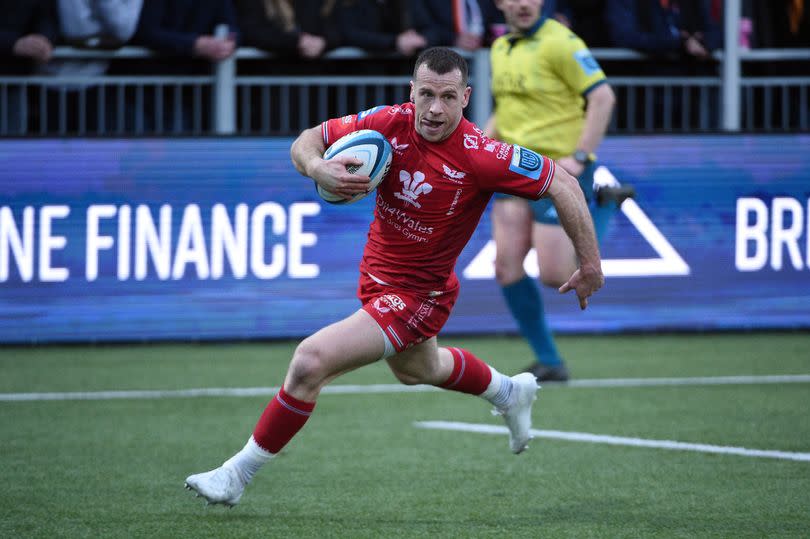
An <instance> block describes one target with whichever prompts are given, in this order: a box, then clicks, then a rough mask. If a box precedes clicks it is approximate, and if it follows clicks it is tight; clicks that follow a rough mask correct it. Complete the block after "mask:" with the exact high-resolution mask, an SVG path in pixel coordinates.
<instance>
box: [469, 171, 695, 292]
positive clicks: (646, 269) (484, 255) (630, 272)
mask: <svg viewBox="0 0 810 539" xmlns="http://www.w3.org/2000/svg"><path fill="white" fill-rule="evenodd" d="M594 178H595V180H596V181H597V182H598V183H608V184H609V183H613V182H615V181H616V178H615V177H614V176H613V174H612V173H611V172H610V171H609V170H608V169H607V168H606V167H604V166H600V167H599V168H597V169H596V171H594ZM621 210H622V213H623V214H624V215H625V216H626V217H627V219H629V220H630V222H631V223H633V225H634V226H635V227H636V229H637V230H638V231H639V233H640V234H641V236H642V237H643V238H644V239H645V240H647V243H649V244H650V246H651V247H652V248H653V249H654V250H655V252H656V253H657V254H658V257H657V258H615V259H609V260H606V259H603V260H602V272H603V273H604V274H605V276H606V277H660V276H672V275H689V265H688V264H687V263H686V261H685V260H684V259H683V257H681V255H679V254H678V252H677V251H676V250H675V248H674V247H672V244H671V243H669V241H667V239H666V238H665V237H664V235H663V234H661V231H660V230H658V228H657V227H656V226H655V225H654V224H653V222H652V221H651V220H650V218H649V217H647V214H646V213H644V210H642V209H641V207H639V205H638V204H636V201H635V200H633V199H632V198H628V199H627V200H625V201H624V203H623V204H622V206H621ZM523 268H524V269H525V270H526V274H527V275H529V276H530V277H537V276H538V275H539V273H540V271H539V268H538V266H537V255H536V254H535V251H534V249H532V250H530V251H529V254H527V255H526V259H525V260H524V261H523ZM462 275H463V276H464V278H465V279H494V278H495V241H494V240H489V241H488V242H487V244H486V245H485V246H484V248H483V249H481V251H479V252H478V254H477V255H475V257H474V258H473V259H472V261H471V262H470V263H469V264H468V265H467V267H466V268H464V271H463V272H462Z"/></svg>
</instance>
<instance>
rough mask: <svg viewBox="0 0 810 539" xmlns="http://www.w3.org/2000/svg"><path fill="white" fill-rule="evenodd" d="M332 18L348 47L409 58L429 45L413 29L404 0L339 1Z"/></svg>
mask: <svg viewBox="0 0 810 539" xmlns="http://www.w3.org/2000/svg"><path fill="white" fill-rule="evenodd" d="M335 16H336V21H335V22H336V23H337V24H338V26H339V27H340V28H341V29H343V34H342V39H341V42H342V44H343V45H346V46H349V47H359V48H361V49H363V50H365V51H368V52H386V51H389V52H393V51H396V52H398V53H399V54H401V55H403V56H407V57H410V56H414V55H415V54H416V53H417V52H418V51H419V50H421V49H423V48H425V47H426V46H427V44H428V42H427V39H425V37H424V36H423V35H422V34H420V33H419V32H417V31H416V30H414V28H413V25H412V21H411V17H410V13H409V11H408V1H407V0H338V1H337V6H336V11H335ZM360 22H362V24H360Z"/></svg>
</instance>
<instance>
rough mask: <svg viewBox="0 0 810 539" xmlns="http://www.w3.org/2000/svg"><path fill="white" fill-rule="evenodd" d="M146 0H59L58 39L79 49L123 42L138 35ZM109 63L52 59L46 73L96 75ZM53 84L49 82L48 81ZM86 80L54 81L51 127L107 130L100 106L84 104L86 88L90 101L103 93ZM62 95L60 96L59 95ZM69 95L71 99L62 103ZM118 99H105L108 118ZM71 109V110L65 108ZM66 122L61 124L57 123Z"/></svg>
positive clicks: (49, 92)
mask: <svg viewBox="0 0 810 539" xmlns="http://www.w3.org/2000/svg"><path fill="white" fill-rule="evenodd" d="M142 6H143V0H57V13H58V15H59V33H60V41H61V42H62V43H65V44H66V45H70V46H73V47H80V48H90V49H96V48H105V49H112V48H117V47H121V46H122V45H124V44H125V43H127V42H128V41H129V40H130V39H131V38H132V36H133V35H134V34H135V27H136V26H137V25H138V18H139V17H140V14H141V7H142ZM109 65H110V62H109V61H108V60H99V59H70V60H53V61H51V62H49V63H48V64H47V65H45V66H43V68H42V71H43V72H44V73H46V74H48V75H55V76H63V77H93V76H98V75H102V74H104V73H105V72H106V71H107V68H108V67H109ZM49 86H50V85H49ZM89 86H90V85H86V84H76V83H71V84H64V83H62V84H58V83H57V84H56V87H53V86H51V87H50V88H49V91H48V109H47V110H48V125H49V127H48V129H49V130H56V129H58V130H59V131H63V130H67V131H71V132H74V131H75V132H79V133H83V132H84V131H85V130H86V129H88V128H91V129H92V128H93V127H96V128H97V129H98V130H99V131H104V130H106V127H107V126H102V125H101V123H102V122H101V117H100V116H99V115H98V114H97V112H98V111H97V107H96V106H89V107H80V106H79V103H78V101H79V99H80V97H81V95H82V94H81V92H80V91H77V90H81V91H84V92H85V94H84V95H86V96H87V99H88V102H90V103H91V104H92V105H95V103H97V101H98V99H99V93H100V92H102V91H103V89H102V88H99V87H98V86H90V87H89ZM60 94H61V95H60ZM63 99H67V100H68V102H67V103H63ZM113 101H114V100H112V99H109V100H108V99H105V100H104V102H105V104H106V107H107V111H106V112H105V117H106V118H113V117H114V115H115V107H114V103H113ZM65 109H67V110H65ZM61 121H64V122H65V123H64V124H62V125H61V126H60V125H59V122H61Z"/></svg>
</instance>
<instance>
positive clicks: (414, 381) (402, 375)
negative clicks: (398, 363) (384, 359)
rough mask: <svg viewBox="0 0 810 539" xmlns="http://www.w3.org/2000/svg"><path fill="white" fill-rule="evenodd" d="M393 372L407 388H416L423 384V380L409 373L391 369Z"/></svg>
mask: <svg viewBox="0 0 810 539" xmlns="http://www.w3.org/2000/svg"><path fill="white" fill-rule="evenodd" d="M391 372H393V373H394V376H395V377H396V379H397V380H399V381H400V383H403V384H405V385H406V386H415V385H418V384H421V383H422V378H421V377H419V376H416V375H413V374H410V373H407V372H402V371H398V370H396V369H391Z"/></svg>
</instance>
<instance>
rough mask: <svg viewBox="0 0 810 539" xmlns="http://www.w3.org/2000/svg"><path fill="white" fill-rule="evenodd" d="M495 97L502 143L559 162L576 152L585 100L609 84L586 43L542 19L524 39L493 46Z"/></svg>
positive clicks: (513, 38) (510, 39) (518, 36)
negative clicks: (597, 87)
mask: <svg viewBox="0 0 810 539" xmlns="http://www.w3.org/2000/svg"><path fill="white" fill-rule="evenodd" d="M490 58H491V62H492V94H493V96H494V97H495V122H496V127H497V130H498V134H499V137H500V139H501V140H504V141H506V142H509V143H512V144H520V145H521V146H526V147H527V148H530V149H532V150H535V151H537V152H540V153H542V154H543V155H547V156H548V157H551V158H552V159H559V158H560V157H564V156H566V155H571V154H572V153H573V152H574V150H576V145H577V141H578V140H579V136H580V134H581V133H582V127H583V124H584V122H585V112H584V105H585V96H586V95H587V94H588V92H590V91H591V90H592V89H593V88H595V87H596V86H599V85H600V84H602V83H604V82H606V80H607V78H606V77H605V73H604V71H602V68H601V67H599V64H598V63H597V62H596V60H595V59H594V57H593V56H592V55H591V52H590V51H589V50H588V47H587V45H585V42H584V41H582V40H581V39H580V38H579V37H578V36H577V35H575V34H574V33H572V32H571V30H569V29H568V28H566V27H565V26H563V25H562V24H560V23H558V22H557V21H555V20H553V19H549V18H547V17H542V18H541V19H540V20H539V21H537V24H536V25H535V26H534V27H533V28H532V29H531V30H529V31H528V32H527V33H526V34H525V35H523V34H506V35H504V36H501V37H499V38H498V39H497V40H495V42H494V43H493V44H492V48H491V51H490Z"/></svg>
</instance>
